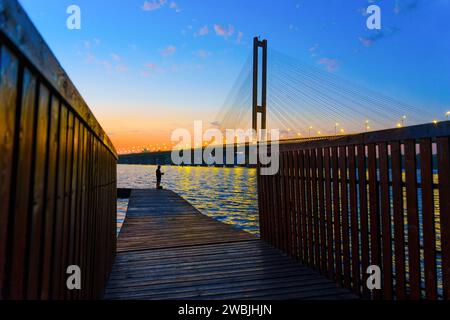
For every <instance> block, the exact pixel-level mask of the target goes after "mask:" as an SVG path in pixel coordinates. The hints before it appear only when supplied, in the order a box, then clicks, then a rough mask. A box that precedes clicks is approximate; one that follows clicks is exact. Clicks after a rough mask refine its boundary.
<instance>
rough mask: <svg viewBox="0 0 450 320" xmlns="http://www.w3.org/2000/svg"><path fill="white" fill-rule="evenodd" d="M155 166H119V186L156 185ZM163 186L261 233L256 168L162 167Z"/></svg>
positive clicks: (208, 211) (217, 215)
mask: <svg viewBox="0 0 450 320" xmlns="http://www.w3.org/2000/svg"><path fill="white" fill-rule="evenodd" d="M155 171H156V166H148V165H145V166H144V165H118V167H117V179H118V188H140V189H143V188H155V185H156V177H155ZM162 171H163V172H164V173H165V174H164V176H163V179H162V185H163V186H164V188H166V189H170V190H172V191H175V192H176V193H178V194H179V195H180V196H182V197H183V198H185V199H186V200H187V201H189V202H190V203H191V204H192V205H193V206H195V207H196V208H197V209H198V210H200V211H201V212H202V213H203V214H206V215H208V216H210V217H213V218H214V219H217V220H219V221H222V222H225V223H228V224H231V225H233V226H234V227H236V228H240V229H243V230H245V231H248V232H250V233H252V234H256V235H258V234H259V221H258V201H257V192H256V169H249V168H215V167H177V166H166V167H163V168H162Z"/></svg>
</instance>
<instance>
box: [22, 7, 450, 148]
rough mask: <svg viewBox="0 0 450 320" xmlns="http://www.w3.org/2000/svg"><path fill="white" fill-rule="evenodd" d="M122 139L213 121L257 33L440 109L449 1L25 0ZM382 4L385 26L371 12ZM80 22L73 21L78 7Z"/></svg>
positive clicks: (444, 94)
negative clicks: (371, 25) (377, 25)
mask: <svg viewBox="0 0 450 320" xmlns="http://www.w3.org/2000/svg"><path fill="white" fill-rule="evenodd" d="M20 3H21V4H22V5H23V7H24V8H25V10H26V12H27V13H28V14H29V16H30V17H31V19H32V20H33V22H34V23H35V24H36V26H37V28H38V30H39V31H40V32H41V33H42V34H43V36H44V38H45V40H46V41H47V43H48V44H49V46H50V48H51V49H52V50H53V52H54V53H55V55H56V56H57V58H58V59H59V61H60V62H61V64H62V66H63V67H64V68H65V70H66V71H67V73H68V74H69V76H70V77H71V78H72V80H73V81H74V83H75V85H76V86H77V88H78V89H79V91H80V92H81V94H82V95H83V97H84V98H85V100H86V101H87V103H88V104H89V106H90V107H91V109H92V110H93V111H94V113H95V114H96V116H97V118H98V119H99V121H100V122H101V124H102V125H103V127H104V128H105V130H106V131H107V132H108V133H109V134H110V135H111V138H112V139H113V141H114V142H115V144H116V146H117V147H118V148H119V149H122V148H129V147H130V146H131V145H135V146H137V145H149V144H155V143H163V142H164V141H168V140H169V138H170V130H171V129H174V128H177V127H189V126H192V122H193V121H194V120H204V121H206V122H209V121H211V120H213V119H214V117H215V115H216V114H217V112H218V111H219V108H220V107H221V106H222V103H223V102H224V100H225V97H226V95H227V93H228V92H229V90H230V89H231V87H232V85H233V83H234V81H235V79H236V77H237V75H238V73H239V71H240V69H241V68H242V66H243V64H244V62H245V60H246V58H247V57H248V55H249V53H250V50H251V47H250V44H251V41H252V38H253V36H255V35H261V36H262V37H264V38H267V39H268V40H269V46H270V47H272V48H275V49H276V50H278V51H281V52H284V53H286V54H288V55H291V56H293V57H296V58H297V59H299V60H301V61H302V62H304V63H307V64H310V65H314V66H318V67H320V68H324V69H325V70H327V71H328V72H333V73H336V74H338V75H339V76H342V77H345V78H347V79H350V80H351V81H353V82H356V83H359V84H361V85H363V86H366V87H369V88H371V89H375V90H377V91H380V92H382V93H385V94H387V95H389V96H391V97H396V98H398V99H400V100H402V101H405V102H408V103H411V104H415V105H419V106H423V107H426V108H427V109H429V110H432V112H433V113H435V114H436V117H442V115H443V114H444V113H445V111H446V109H449V108H450V90H449V89H450V37H448V32H449V30H450V0H380V1H375V0H369V1H368V0H278V1H275V0H222V1H215V0H189V1H188V0H176V1H171V0H167V1H165V0H149V1H144V0H126V1H125V0H108V1H106V0H95V1H92V0H91V1H88V0H70V1H66V0H38V1H37V0H20ZM371 3H376V4H378V5H379V6H380V7H381V9H382V30H381V31H371V30H368V29H367V28H366V18H367V17H366V16H364V14H363V11H364V10H365V8H367V6H368V5H370V4H371ZM72 4H75V5H78V6H79V7H80V8H81V13H82V16H81V30H69V29H67V28H66V19H67V17H68V14H67V13H66V8H67V7H68V6H69V5H72Z"/></svg>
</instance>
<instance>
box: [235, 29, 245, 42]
mask: <svg viewBox="0 0 450 320" xmlns="http://www.w3.org/2000/svg"><path fill="white" fill-rule="evenodd" d="M243 37H244V33H243V32H242V31H239V32H238V35H237V39H236V43H237V44H241V42H242V38H243Z"/></svg>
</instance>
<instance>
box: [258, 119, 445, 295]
mask: <svg viewBox="0 0 450 320" xmlns="http://www.w3.org/2000/svg"><path fill="white" fill-rule="evenodd" d="M279 155H280V170H279V172H278V174H277V175H274V176H258V194H259V206H260V227H261V237H262V239H264V240H266V241H267V242H269V243H270V244H272V245H273V246H275V247H277V248H279V249H281V250H283V251H284V252H286V253H287V254H289V255H290V256H292V257H295V258H296V259H298V260H300V261H301V262H302V263H304V264H306V265H308V266H310V267H312V268H314V269H316V270H317V271H319V272H320V273H322V274H324V275H326V276H328V277H329V278H330V279H333V280H335V281H336V282H337V284H339V285H341V286H344V287H347V288H350V289H351V290H353V291H354V292H355V293H357V294H359V295H361V296H362V297H365V298H372V299H379V298H382V299H421V298H426V299H440V298H444V299H449V298H450V122H441V123H437V124H426V125H420V126H412V127H405V128H400V129H392V130H385V131H378V132H371V133H364V134H358V135H350V136H347V137H341V138H336V139H328V140H322V141H311V142H304V143H294V144H282V145H280V154H279ZM371 265H377V266H379V268H380V269H381V277H382V281H381V289H380V290H376V289H375V290H369V289H368V286H367V278H368V276H369V274H368V273H367V268H368V267H369V266H371ZM370 280H372V279H370ZM370 282H371V281H370ZM371 283H372V282H371Z"/></svg>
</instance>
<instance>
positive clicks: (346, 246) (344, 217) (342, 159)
mask: <svg viewBox="0 0 450 320" xmlns="http://www.w3.org/2000/svg"><path fill="white" fill-rule="evenodd" d="M339 175H340V190H341V199H340V200H341V210H340V211H341V221H342V257H343V264H344V270H343V271H344V285H345V286H346V287H347V288H351V283H350V277H351V267H350V229H349V220H348V192H347V190H348V189H347V148H346V147H340V148H339Z"/></svg>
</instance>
